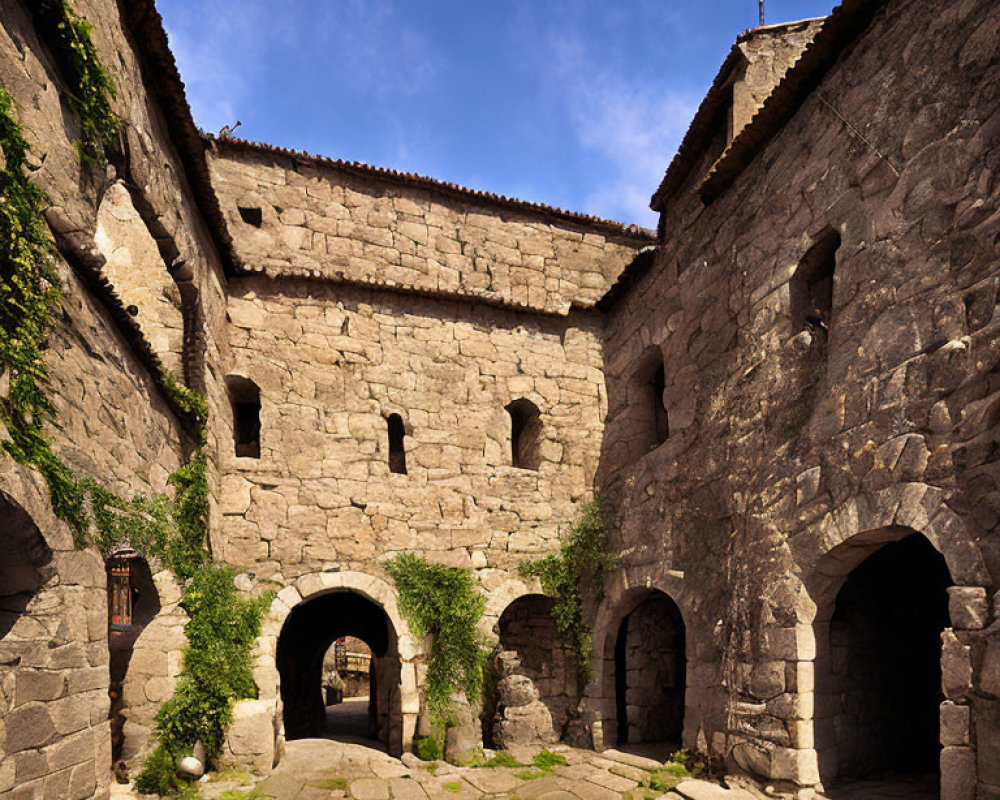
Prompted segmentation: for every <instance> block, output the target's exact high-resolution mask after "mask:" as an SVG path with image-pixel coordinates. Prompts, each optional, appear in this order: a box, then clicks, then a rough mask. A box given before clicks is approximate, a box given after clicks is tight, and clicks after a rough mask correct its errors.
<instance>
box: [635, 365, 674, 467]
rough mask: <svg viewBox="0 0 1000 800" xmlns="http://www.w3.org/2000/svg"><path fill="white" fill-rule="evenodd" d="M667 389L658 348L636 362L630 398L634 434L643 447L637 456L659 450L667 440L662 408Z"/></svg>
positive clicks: (664, 410) (663, 407)
mask: <svg viewBox="0 0 1000 800" xmlns="http://www.w3.org/2000/svg"><path fill="white" fill-rule="evenodd" d="M666 386H667V381H666V371H665V369H664V366H663V353H662V352H661V351H660V348H659V347H650V348H648V349H647V351H646V352H645V353H643V355H642V357H641V358H640V360H639V365H638V367H637V368H636V370H635V373H634V378H633V380H632V387H631V393H630V396H629V406H630V407H631V408H632V412H631V413H632V415H633V417H632V418H633V419H634V423H633V424H634V426H635V427H634V430H635V431H636V433H637V435H638V437H639V438H640V440H641V442H640V443H641V445H642V447H640V449H639V452H640V454H641V453H644V452H646V451H647V450H652V449H653V448H654V447H659V446H660V445H661V444H663V443H664V442H665V441H667V439H668V438H669V437H670V424H669V420H668V419H667V408H666V406H665V405H664V404H663V393H664V390H665V389H666Z"/></svg>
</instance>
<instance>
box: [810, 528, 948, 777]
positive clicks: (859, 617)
mask: <svg viewBox="0 0 1000 800" xmlns="http://www.w3.org/2000/svg"><path fill="white" fill-rule="evenodd" d="M882 535H883V536H884V538H885V539H892V540H890V541H888V542H883V543H882V544H880V546H878V548H877V549H876V550H875V551H874V552H870V551H869V548H867V547H865V548H861V551H860V552H859V554H858V555H863V558H862V560H861V561H860V563H858V564H857V566H855V567H854V568H853V569H852V570H851V571H850V572H849V573H848V574H847V575H846V576H845V577H844V580H843V582H842V584H841V586H840V589H839V591H837V593H836V595H835V596H834V597H833V599H832V601H831V600H830V599H828V598H825V597H824V598H821V599H822V602H821V603H820V604H819V605H818V608H817V614H816V619H815V621H814V623H813V629H814V631H815V636H816V662H815V703H814V735H815V741H816V751H817V760H818V765H819V774H820V780H821V781H822V782H823V785H824V786H825V787H826V788H827V789H829V788H830V787H831V786H832V785H835V784H837V783H844V782H847V781H850V780H857V779H861V778H867V777H872V776H879V775H883V774H887V773H894V774H907V775H913V776H914V777H918V776H919V777H920V778H924V777H926V778H929V779H931V780H932V781H933V780H936V777H937V766H938V761H939V758H940V745H939V739H940V737H939V732H938V716H939V707H940V704H941V702H942V701H943V699H944V697H943V695H942V694H941V634H942V632H943V631H944V630H945V628H947V627H948V625H949V617H948V587H949V586H950V585H951V582H952V581H951V575H950V574H949V572H948V568H947V565H946V564H945V561H944V558H943V557H942V556H941V554H940V553H938V551H937V550H935V549H934V547H933V546H932V545H931V544H930V542H928V541H927V539H926V538H924V537H923V536H921V535H920V534H918V533H915V532H913V531H912V530H911V529H909V528H900V529H888V530H886V531H884V532H883V533H882ZM894 537H899V538H894ZM864 554H866V555H864ZM936 788H937V787H936V785H934V786H933V789H934V790H936Z"/></svg>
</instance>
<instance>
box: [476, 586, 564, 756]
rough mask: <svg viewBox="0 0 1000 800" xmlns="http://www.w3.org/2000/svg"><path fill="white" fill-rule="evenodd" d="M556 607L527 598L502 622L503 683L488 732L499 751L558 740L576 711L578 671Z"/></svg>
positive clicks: (499, 627) (531, 596)
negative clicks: (558, 625)
mask: <svg viewBox="0 0 1000 800" xmlns="http://www.w3.org/2000/svg"><path fill="white" fill-rule="evenodd" d="M554 604H555V601H554V600H553V599H552V598H551V597H546V596H545V595H541V594H529V595H523V596H521V597H519V598H517V599H516V600H514V601H513V602H512V603H511V604H510V605H509V606H507V608H506V609H504V612H503V614H501V615H500V619H499V620H498V621H497V633H498V635H499V639H500V651H499V654H498V656H497V662H498V663H497V666H498V672H499V677H500V681H499V683H498V686H497V694H496V715H495V717H494V719H493V730H492V731H484V732H485V733H486V734H487V735H488V736H489V738H492V739H493V740H494V744H496V745H498V746H502V747H510V746H512V745H519V744H536V743H539V742H541V743H549V742H555V741H558V740H559V739H561V738H562V736H563V735H564V734H565V732H566V726H567V724H568V723H569V721H570V718H571V715H572V714H573V711H574V709H575V708H576V706H577V703H578V699H579V698H578V694H579V689H578V687H577V683H576V667H575V665H574V664H573V662H572V661H571V660H570V659H568V658H567V656H566V651H565V650H564V648H563V647H562V646H561V644H560V639H559V635H558V633H557V632H556V626H555V622H554V621H553V619H552V607H553V606H554ZM536 694H537V699H532V698H534V697H535V695H536ZM529 701H530V702H529Z"/></svg>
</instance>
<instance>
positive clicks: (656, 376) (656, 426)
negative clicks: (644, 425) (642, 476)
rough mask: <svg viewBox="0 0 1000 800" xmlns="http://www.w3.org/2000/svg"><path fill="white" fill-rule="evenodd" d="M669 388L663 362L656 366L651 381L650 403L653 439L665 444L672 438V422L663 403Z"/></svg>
mask: <svg viewBox="0 0 1000 800" xmlns="http://www.w3.org/2000/svg"><path fill="white" fill-rule="evenodd" d="M666 388H667V375H666V371H665V370H664V368H663V363H662V362H660V366H658V367H657V368H656V372H654V373H653V379H652V380H651V381H650V382H649V405H650V406H651V408H652V418H653V439H654V440H655V442H656V444H663V443H664V442H665V441H667V439H669V438H670V423H669V421H668V420H667V408H666V406H664V405H663V392H664V391H665V390H666Z"/></svg>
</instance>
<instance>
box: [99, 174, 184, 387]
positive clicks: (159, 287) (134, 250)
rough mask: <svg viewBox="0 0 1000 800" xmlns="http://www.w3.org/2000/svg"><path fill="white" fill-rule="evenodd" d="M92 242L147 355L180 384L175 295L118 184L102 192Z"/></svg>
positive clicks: (179, 318) (180, 332)
mask: <svg viewBox="0 0 1000 800" xmlns="http://www.w3.org/2000/svg"><path fill="white" fill-rule="evenodd" d="M94 240H95V241H96V242H97V246H98V248H100V251H101V254H102V255H104V257H105V258H106V259H107V264H106V265H105V274H106V275H107V277H108V280H109V281H111V284H112V285H113V286H114V287H115V290H116V291H117V292H118V295H119V297H121V299H122V302H123V303H125V305H126V306H134V308H133V309H132V310H130V311H129V313H133V312H134V314H133V316H135V317H136V319H137V321H138V322H139V325H140V326H141V327H142V330H143V333H144V334H145V336H146V338H147V339H148V341H149V343H150V345H151V346H152V348H153V351H154V352H155V353H156V354H157V355H158V356H159V357H160V359H161V360H162V361H163V363H164V365H165V366H166V367H167V369H169V370H170V371H171V373H173V374H174V375H175V376H176V377H177V378H178V380H183V377H184V370H183V366H182V364H181V353H182V352H183V350H184V319H183V314H182V311H181V304H182V301H181V295H180V290H179V289H178V288H177V284H175V283H174V280H173V278H172V277H171V276H170V273H169V272H168V271H167V267H166V264H164V263H163V258H162V257H161V255H160V251H159V250H158V249H157V247H156V242H155V241H154V239H153V236H152V234H151V233H150V232H149V229H148V228H147V227H146V223H145V222H144V221H143V219H142V217H141V216H140V215H139V212H138V211H137V210H136V208H135V206H134V205H133V204H132V198H131V197H129V193H128V189H126V188H125V185H124V184H123V183H122V182H120V181H119V182H116V183H113V184H112V185H111V186H109V187H108V189H107V191H106V192H105V193H104V197H103V198H102V199H101V205H100V207H99V208H98V212H97V231H96V232H95V234H94Z"/></svg>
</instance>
